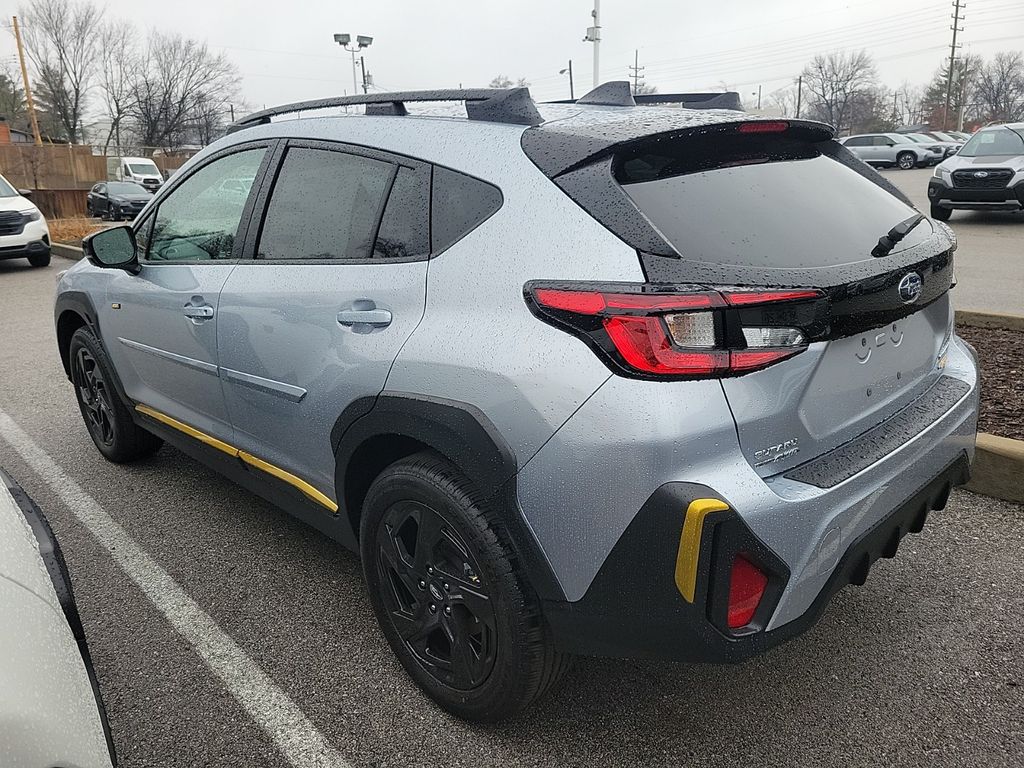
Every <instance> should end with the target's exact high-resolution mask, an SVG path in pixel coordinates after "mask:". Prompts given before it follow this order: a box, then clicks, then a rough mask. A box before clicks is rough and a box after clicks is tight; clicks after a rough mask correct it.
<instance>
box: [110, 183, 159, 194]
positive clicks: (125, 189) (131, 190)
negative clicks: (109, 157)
mask: <svg viewBox="0 0 1024 768" xmlns="http://www.w3.org/2000/svg"><path fill="white" fill-rule="evenodd" d="M107 192H108V193H109V194H112V195H148V194H149V192H147V191H146V189H145V187H142V186H141V185H139V184H134V183H132V182H129V181H113V182H111V183H109V184H107Z"/></svg>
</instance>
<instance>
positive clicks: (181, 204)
mask: <svg viewBox="0 0 1024 768" xmlns="http://www.w3.org/2000/svg"><path fill="white" fill-rule="evenodd" d="M271 147H272V143H270V142H263V143H259V142H256V143H250V144H242V145H236V146H234V147H231V148H230V149H227V150H224V151H222V152H220V153H218V154H216V155H212V156H210V157H208V158H206V159H205V160H204V161H203V162H201V163H200V164H199V165H197V166H195V167H193V168H192V169H190V171H189V173H188V174H187V175H185V176H182V178H180V179H178V180H177V181H176V183H175V184H174V185H173V187H169V189H168V191H167V192H165V193H164V194H162V195H161V196H160V198H159V200H158V201H157V203H156V205H155V206H153V207H152V208H151V209H150V211H149V212H148V213H147V215H146V216H145V218H144V219H142V220H141V221H140V222H139V223H138V224H137V225H136V226H135V231H136V240H137V242H138V250H139V257H140V258H139V270H138V273H137V274H132V273H130V272H125V271H117V272H114V273H113V274H112V276H111V279H110V281H109V282H108V284H107V291H106V299H107V300H106V302H105V304H104V305H103V307H102V309H101V311H100V315H101V318H100V320H101V325H102V331H103V338H104V340H105V343H106V348H107V352H108V354H109V355H110V358H111V360H112V361H113V362H114V365H115V368H116V369H117V372H118V374H119V376H120V378H121V383H122V385H123V387H124V390H125V393H126V394H127V395H128V397H130V398H131V399H132V400H133V401H135V402H136V403H137V404H138V405H137V406H136V407H137V408H139V410H142V411H144V412H146V413H147V414H149V415H150V416H153V417H154V418H158V419H159V418H162V417H170V418H172V419H174V420H176V421H178V422H182V423H183V424H185V425H188V426H190V427H192V428H194V429H198V430H200V431H201V432H204V433H206V434H209V435H212V436H214V437H217V438H219V439H222V440H227V439H229V438H230V434H231V427H230V420H229V419H228V416H227V410H226V407H225V404H224V394H223V392H222V390H221V385H220V379H219V377H218V375H217V365H218V359H217V303H218V300H219V297H220V290H221V287H222V286H223V285H224V281H225V280H226V279H227V277H228V275H229V274H230V273H231V270H232V269H234V267H235V264H237V260H238V258H239V256H240V255H241V251H242V242H243V235H244V232H245V229H246V226H247V225H248V220H249V215H250V213H251V211H252V203H253V200H254V197H255V196H254V194H249V195H247V196H245V197H242V198H232V199H225V198H223V197H221V196H219V195H218V194H217V193H216V190H217V188H218V185H219V184H221V183H222V182H223V180H224V179H225V178H246V179H249V180H250V184H252V181H253V179H255V178H259V177H260V176H261V174H262V173H263V172H264V171H265V169H266V167H267V166H268V164H269V159H270V156H271V154H272V152H271Z"/></svg>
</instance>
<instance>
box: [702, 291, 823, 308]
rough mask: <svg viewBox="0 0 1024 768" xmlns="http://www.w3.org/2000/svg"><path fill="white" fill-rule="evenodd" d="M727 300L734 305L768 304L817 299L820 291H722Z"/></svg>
mask: <svg viewBox="0 0 1024 768" xmlns="http://www.w3.org/2000/svg"><path fill="white" fill-rule="evenodd" d="M722 296H723V297H724V298H725V300H726V302H727V303H729V304H731V305H732V306H734V307H738V306H745V305H747V304H767V303H769V302H772V301H800V300H801V299H817V298H819V297H820V296H821V292H820V291H811V290H807V291H804V290H799V291H722Z"/></svg>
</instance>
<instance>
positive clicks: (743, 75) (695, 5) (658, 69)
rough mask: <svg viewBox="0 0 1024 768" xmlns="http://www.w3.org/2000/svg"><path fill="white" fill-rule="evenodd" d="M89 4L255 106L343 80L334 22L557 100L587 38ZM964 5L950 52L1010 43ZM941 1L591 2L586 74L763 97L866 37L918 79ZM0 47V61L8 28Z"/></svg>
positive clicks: (241, 7) (310, 7)
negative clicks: (235, 82)
mask: <svg viewBox="0 0 1024 768" xmlns="http://www.w3.org/2000/svg"><path fill="white" fill-rule="evenodd" d="M100 2H101V4H102V5H105V6H106V9H107V10H106V12H107V14H108V15H110V16H115V15H125V16H128V17H130V18H133V19H135V20H136V22H137V23H138V24H139V26H140V27H141V28H150V27H157V28H160V29H165V30H173V31H178V32H181V33H183V34H186V35H190V36H193V37H197V38H205V39H206V40H207V41H208V42H209V44H210V45H211V47H213V48H214V49H215V50H219V51H223V52H224V53H225V54H226V55H227V56H229V57H230V58H231V59H232V60H233V61H234V62H235V63H236V64H237V65H238V68H239V71H240V72H241V74H242V97H243V98H244V99H245V101H247V102H248V104H249V105H250V106H252V107H255V108H261V107H262V106H263V105H264V104H266V105H272V104H277V103H283V102H288V101H294V100H298V99H307V98H316V97H320V96H326V95H334V94H340V93H342V92H343V91H348V92H351V90H352V77H351V59H350V55H349V54H348V53H346V52H344V51H343V50H341V48H340V47H339V46H338V45H337V44H336V43H334V42H333V39H332V35H333V33H335V32H348V33H350V34H352V35H353V36H355V35H357V34H363V35H371V36H373V38H374V41H373V45H372V46H371V47H370V48H369V49H367V50H366V51H365V56H366V65H367V68H368V69H369V70H370V71H371V72H372V73H373V76H374V79H375V84H376V86H377V87H378V89H386V90H400V89H413V88H435V87H453V86H458V85H459V84H460V83H462V84H463V85H464V86H466V87H469V86H482V85H487V83H488V82H489V81H490V80H491V78H492V77H494V76H495V75H498V74H504V75H508V76H509V77H512V78H513V79H517V78H519V77H525V78H526V79H527V80H528V81H529V82H530V83H531V91H532V92H533V94H534V96H535V98H538V99H554V98H565V97H567V96H568V80H567V78H566V77H565V76H560V75H559V74H558V71H559V70H560V69H562V68H564V67H566V65H567V61H568V60H569V59H570V58H571V59H572V60H573V70H574V73H575V80H576V86H577V89H576V93H577V96H579V95H581V94H582V93H584V92H586V90H587V89H588V88H589V86H590V84H591V79H592V71H593V63H592V57H593V47H592V45H591V44H590V43H585V42H583V35H584V32H585V30H586V27H587V26H589V24H590V11H591V8H592V7H593V6H592V0H589V1H588V0H547V2H540V1H539V0H530V1H529V2H524V1H520V2H505V3H498V2H493V0H476V2H471V1H470V0H461V1H457V0H427V1H426V2H424V0H418V1H416V2H413V1H412V0H364V2H361V3H355V2H347V3H343V2H339V0H293V1H292V2H275V3H269V2H265V1H264V2H253V1H252V0H174V1H173V2H162V1H161V2H155V1H154V0H100ZM14 4H15V3H14V2H11V0H5V2H4V3H3V5H4V6H5V7H7V8H9V9H11V10H13V8H12V6H14ZM968 5H969V6H970V7H969V8H968V9H967V11H966V23H965V24H966V31H965V32H964V33H963V34H962V40H963V42H964V50H966V51H970V52H972V53H978V54H982V55H984V56H988V55H991V54H992V53H993V52H995V51H999V50H1010V49H1016V50H1021V49H1024V0H970V2H969V3H968ZM264 9H265V10H264ZM951 12H952V8H951V5H950V3H949V2H948V1H947V0H849V2H846V1H845V0H717V1H716V2H696V1H695V0H603V2H602V7H601V25H602V27H603V33H602V38H603V41H602V43H601V68H600V74H601V79H602V80H603V81H604V80H613V79H625V78H626V77H627V75H628V74H629V70H628V69H627V67H628V65H630V64H632V62H633V51H634V49H639V56H640V64H641V65H642V66H646V70H645V72H644V76H645V79H646V82H647V83H649V84H651V85H655V86H657V87H658V89H659V90H660V91H662V92H669V91H694V90H718V89H721V88H722V86H723V85H724V86H728V87H729V88H730V89H732V90H737V91H740V92H741V93H742V94H743V97H744V99H745V100H747V102H748V103H749V100H750V94H751V93H756V91H757V87H758V85H762V86H763V87H764V93H765V94H766V95H767V94H768V93H770V92H771V91H773V90H775V89H778V88H781V87H783V86H785V85H787V84H788V83H789V82H790V81H791V80H792V79H793V78H794V77H795V76H796V75H797V74H798V73H799V71H800V70H801V68H802V67H803V65H804V64H805V63H806V62H807V61H808V60H809V59H810V58H811V57H812V56H813V55H814V54H815V53H824V52H828V51H832V50H837V49H860V48H865V49H867V50H868V51H869V52H870V53H871V54H872V55H873V56H874V57H875V61H876V62H877V65H878V71H879V75H880V76H881V79H882V80H883V82H885V83H886V84H887V85H889V86H891V87H893V86H898V85H900V84H901V83H902V82H904V81H909V82H911V83H915V84H916V83H923V82H925V81H927V80H928V79H929V78H930V77H931V75H932V73H933V72H934V70H935V68H936V67H937V66H938V65H939V64H940V62H941V60H942V58H943V56H948V55H949V35H950V31H949V25H950V18H949V14H950V13H951ZM8 13H10V10H9V11H8ZM5 15H7V14H5ZM0 45H2V48H0V56H3V57H5V58H7V59H8V60H10V59H9V57H10V56H11V55H12V54H13V53H14V44H13V39H12V38H11V36H10V34H3V36H2V42H0ZM755 99H756V97H755Z"/></svg>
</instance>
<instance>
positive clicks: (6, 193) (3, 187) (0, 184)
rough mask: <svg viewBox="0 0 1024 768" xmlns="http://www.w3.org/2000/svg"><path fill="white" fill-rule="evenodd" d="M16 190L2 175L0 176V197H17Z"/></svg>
mask: <svg viewBox="0 0 1024 768" xmlns="http://www.w3.org/2000/svg"><path fill="white" fill-rule="evenodd" d="M17 196H18V190H16V189H15V188H14V187H12V186H11V184H10V182H8V181H7V179H5V178H4V177H3V176H0V197H17Z"/></svg>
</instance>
